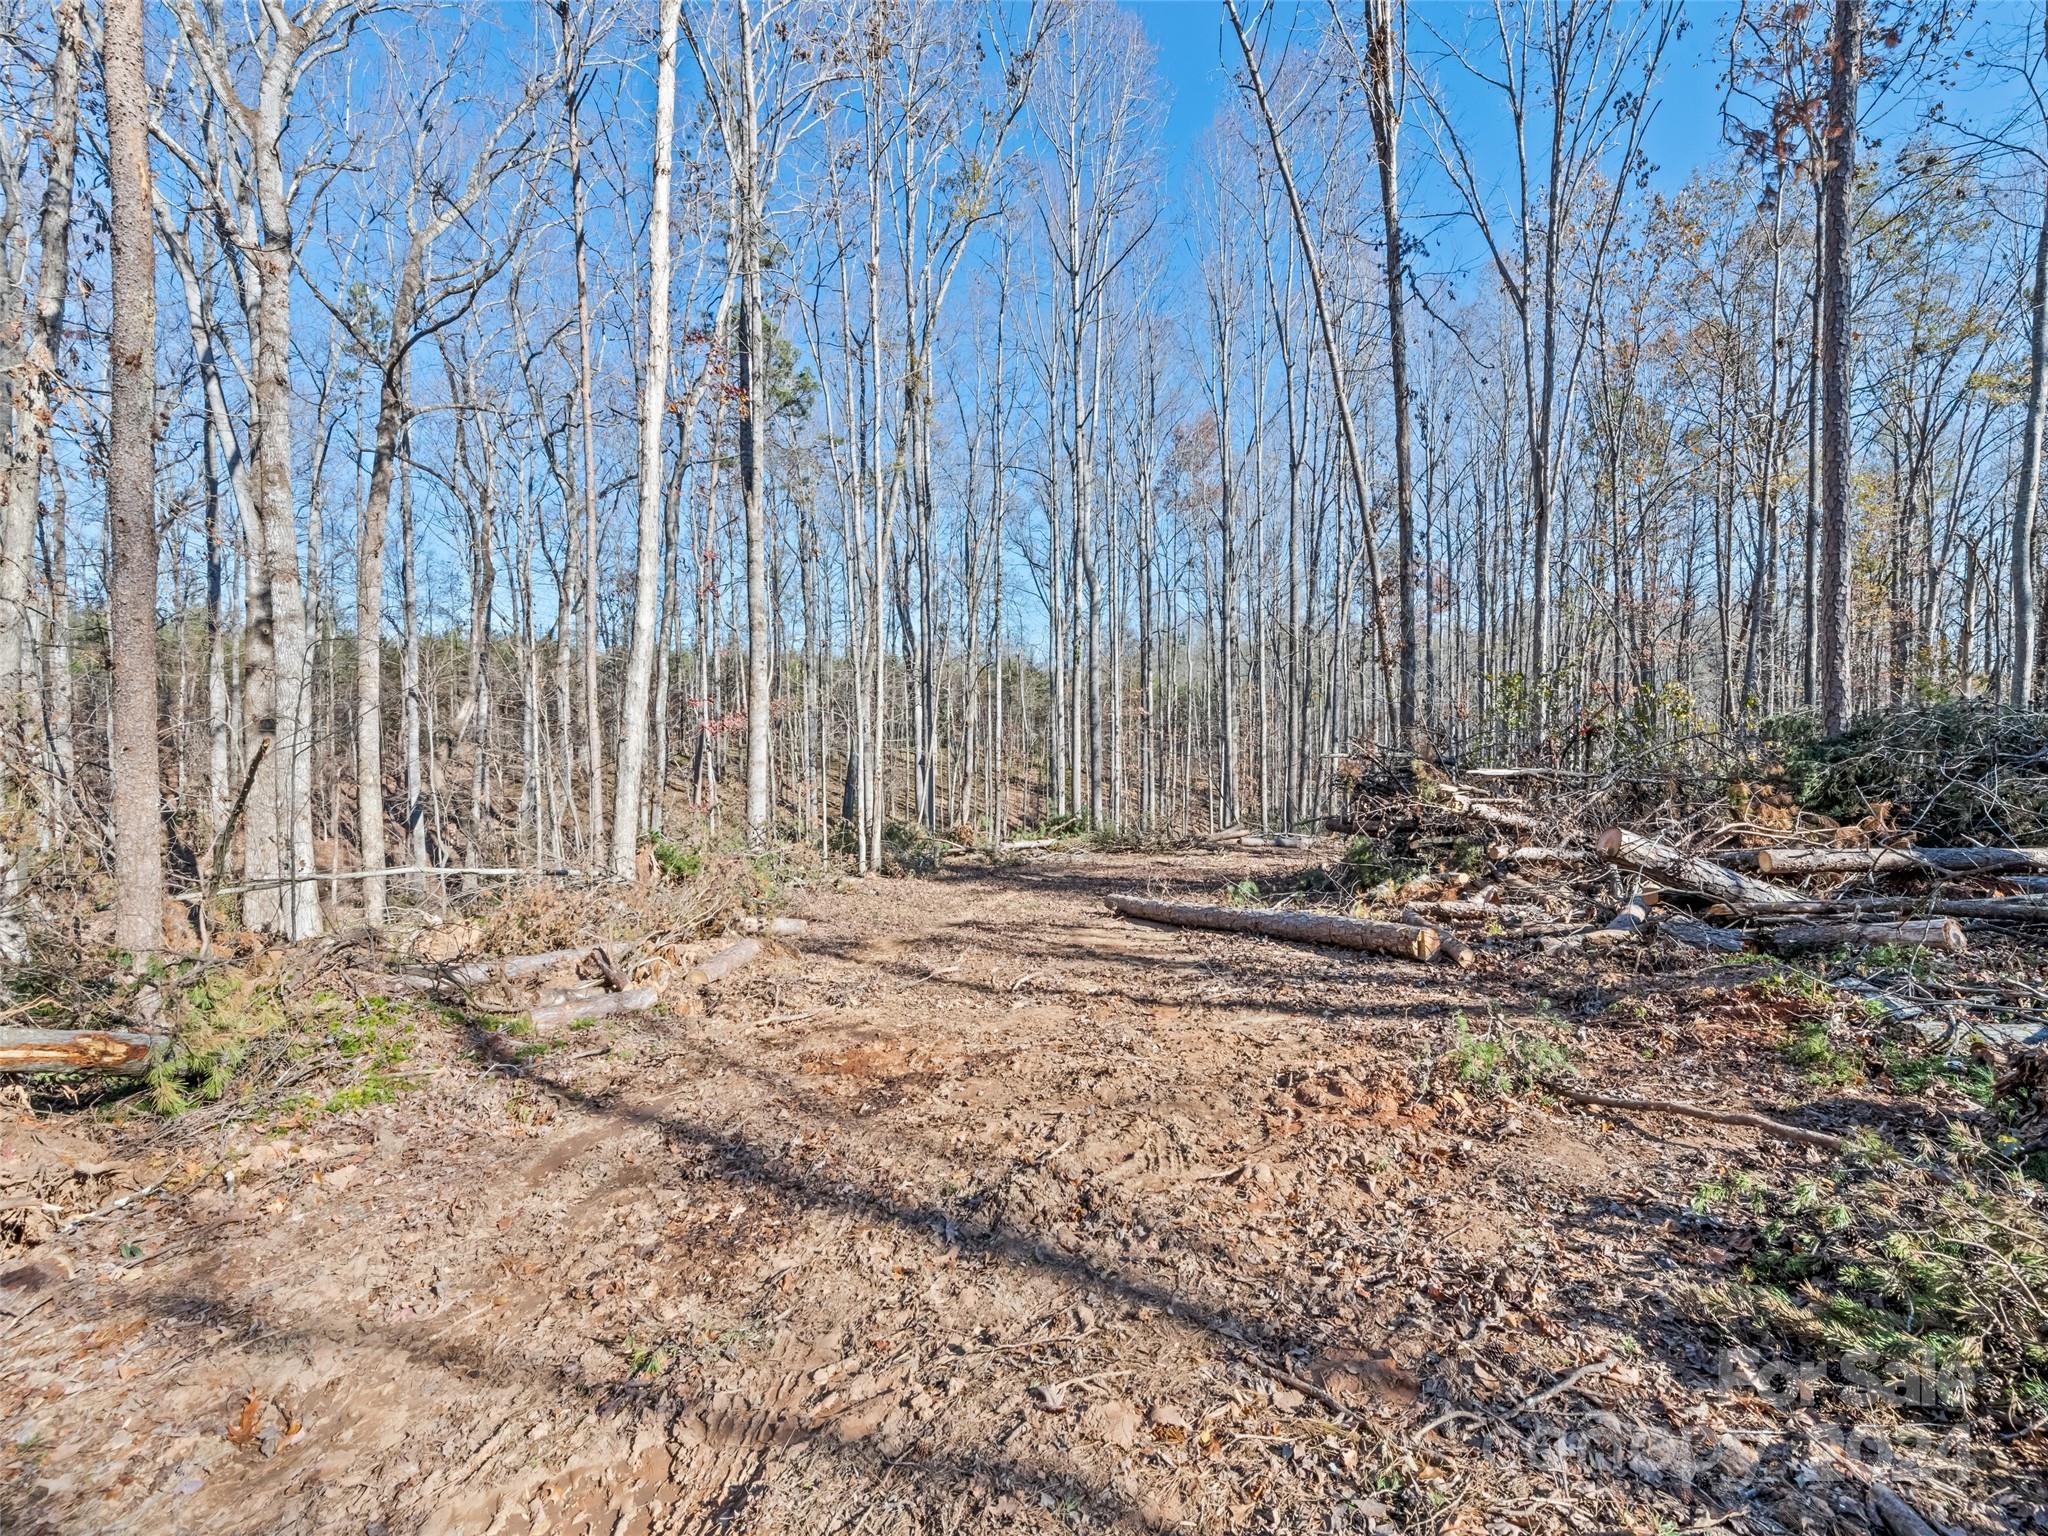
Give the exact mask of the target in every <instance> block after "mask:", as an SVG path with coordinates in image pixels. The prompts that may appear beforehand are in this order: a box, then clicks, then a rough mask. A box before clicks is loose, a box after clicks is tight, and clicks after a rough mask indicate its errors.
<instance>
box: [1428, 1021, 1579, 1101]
mask: <svg viewBox="0 0 2048 1536" xmlns="http://www.w3.org/2000/svg"><path fill="white" fill-rule="evenodd" d="M1451 1028H1452V1038H1451V1046H1450V1049H1449V1050H1447V1051H1446V1052H1445V1053H1444V1057H1443V1060H1444V1064H1445V1065H1446V1066H1448V1067H1449V1068H1450V1069H1451V1072H1452V1074H1453V1075H1454V1076H1455V1077H1456V1078H1457V1080H1458V1082H1459V1083H1460V1084H1462V1085H1463V1086H1464V1087H1466V1088H1469V1089H1472V1090H1474V1091H1476V1092H1478V1093H1482V1094H1512V1093H1522V1092H1526V1091H1528V1090H1529V1089H1532V1088H1535V1087H1538V1086H1540V1085H1542V1084H1543V1083H1546V1082H1548V1081H1550V1080H1551V1079H1553V1078H1555V1077H1558V1076H1560V1075H1561V1074H1562V1073H1564V1072H1565V1071H1567V1070H1568V1069H1569V1068H1570V1066H1571V1052H1570V1051H1568V1050H1566V1049H1565V1047H1564V1046H1562V1045H1560V1044H1558V1043H1557V1042H1556V1041H1555V1040H1552V1039H1551V1038H1549V1037H1548V1036H1547V1035H1543V1034H1540V1033H1538V1032H1536V1031H1535V1030H1531V1029H1523V1028H1520V1027H1517V1026H1515V1025H1511V1024H1504V1023H1502V1022H1501V1021H1499V1020H1497V1019H1489V1020H1488V1021H1487V1023H1486V1026H1485V1028H1484V1029H1483V1030H1474V1029H1473V1027H1472V1021H1471V1020H1470V1019H1469V1018H1468V1017H1466V1015H1465V1014H1464V1013H1463V1012H1462V1011H1460V1012H1458V1013H1455V1014H1453V1015H1452V1016H1451Z"/></svg>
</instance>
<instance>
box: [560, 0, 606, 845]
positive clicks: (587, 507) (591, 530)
mask: <svg viewBox="0 0 2048 1536" xmlns="http://www.w3.org/2000/svg"><path fill="white" fill-rule="evenodd" d="M560 15H561V18H562V25H563V28H564V30H565V31H566V29H567V27H568V21H569V8H568V6H567V5H566V4H565V5H563V6H562V7H561V10H560ZM564 42H565V46H566V38H565V39H564ZM562 88H563V92H564V94H565V96H566V97H567V107H568V114H567V116H568V122H567V131H568V136H569V146H568V149H569V196H570V209H571V212H570V219H571V229H572V232H573V241H574V245H575V253H576V418H577V425H578V427H579V429H580V431H581V433H582V438H583V464H582V469H583V478H582V492H583V581H582V593H581V596H582V606H583V621H582V623H581V624H580V625H579V626H578V628H579V630H580V640H581V647H582V653H583V655H582V659H583V764H584V773H585V775H586V776H587V778H588V783H587V784H586V786H585V791H586V797H587V798H586V801H585V804H586V806H587V808H588V814H589V817H590V828H589V840H588V841H587V842H586V843H585V844H584V862H585V864H586V865H587V866H588V867H589V868H591V869H596V868H597V867H598V860H599V857H600V854H599V850H600V849H602V848H603V847H604V717H603V713H602V711H601V710H600V709H599V707H598V694H597V648H598V647H597V642H598V624H597V610H598V601H597V429H596V426H595V424H594V422H593V416H594V415H595V408H594V406H593V404H592V394H593V390H592V386H591V363H590V259H589V253H588V249H587V247H588V243H589V242H588V238H587V235H586V229H585V226H586V217H587V213H588V206H587V205H588V199H589V194H588V192H587V191H586V190H585V188H584V184H583V145H582V140H581V138H580V136H579V135H578V133H577V123H576V109H577V107H578V105H579V104H580V103H581V102H582V100H583V92H584V91H585V90H586V89H588V87H587V85H585V84H584V83H582V82H581V81H579V79H578V78H577V75H576V73H575V72H573V71H571V72H569V73H567V74H565V75H564V77H563V82H562Z"/></svg>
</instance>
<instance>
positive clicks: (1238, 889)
mask: <svg viewBox="0 0 2048 1536" xmlns="http://www.w3.org/2000/svg"><path fill="white" fill-rule="evenodd" d="M1223 900H1224V903H1225V905H1227V906H1232V907H1255V906H1257V905H1258V904H1259V901H1260V893H1259V882H1258V881H1256V880H1239V881H1237V882H1236V883H1235V884H1233V885H1227V886H1225V887H1224V888H1223Z"/></svg>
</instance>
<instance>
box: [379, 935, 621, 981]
mask: <svg viewBox="0 0 2048 1536" xmlns="http://www.w3.org/2000/svg"><path fill="white" fill-rule="evenodd" d="M596 948H597V946H596V945H595V944H585V945H583V946H581V947H580V948H577V949H551V950H548V951H546V952H545V953H542V954H537V955H502V956H500V957H498V958H497V959H495V960H472V961H470V962H469V963H468V964H466V965H457V966H451V967H445V968H443V969H441V970H438V971H424V972H421V971H406V972H401V973H399V974H398V975H395V976H390V977H387V978H386V983H387V985H390V986H392V987H394V988H396V989H397V990H399V991H404V992H432V991H435V990H437V989H439V988H442V987H454V988H463V987H480V986H482V985H483V984H484V983H485V982H487V981H521V980H524V979H526V978H529V977H533V976H545V975H546V974H547V973H548V972H549V971H552V970H554V969H556V968H557V967H558V966H567V965H581V964H582V963H583V962H584V961H585V960H587V959H589V958H590V955H591V952H592V951H593V950H595V949H596Z"/></svg>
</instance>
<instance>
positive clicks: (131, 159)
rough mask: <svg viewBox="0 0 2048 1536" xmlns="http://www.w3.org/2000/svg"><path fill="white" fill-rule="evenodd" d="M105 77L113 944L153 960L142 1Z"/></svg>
mask: <svg viewBox="0 0 2048 1536" xmlns="http://www.w3.org/2000/svg"><path fill="white" fill-rule="evenodd" d="M104 27H105V37H104V41H103V42H102V44H101V53H100V57H101V66H100V67H101V74H102V76H103V78H104V81H105V85H106V101H107V180H108V183H109V190H110V193H111V198H112V201H111V205H110V208H109V214H108V219H107V226H108V266H109V269H110V270H111V272H112V275H113V280H114V282H113V287H114V315H113V324H112V326H111V328H110V329H109V331H108V335H107V379H108V401H107V522H108V526H109V530H110V535H111V539H112V543H113V564H114V576H113V581H112V584H111V587H110V590H109V592H108V599H109V608H110V613H109V617H108V627H107V632H108V637H109V642H110V648H111V650H112V651H113V660H114V684H113V695H112V706H111V712H112V721H111V724H112V729H113V745H112V751H113V763H112V771H111V773H110V775H109V778H110V782H111V784H112V787H113V805H114V873H115V877H116V878H115V886H114V942H115V944H117V945H119V946H120V947H121V948H122V949H125V950H127V951H128V952H129V953H130V954H132V955H137V956H141V955H148V954H154V953H155V952H156V950H157V949H158V948H160V947H161V945H162V943H163V936H164V862H163V824H162V821H161V791H160V790H159V788H158V783H159V778H160V775H161V770H160V768H159V765H158V757H157V692H156V690H157V659H156V452H155V444H154V441H153V440H154V438H155V434H156V249H155V240H154V237H153V236H152V234H151V231H150V198H149V184H150V176H149V116H148V106H147V103H148V100H149V97H148V94H147V88H146V86H145V83H144V80H143V68H142V58H143V48H142V0H111V3H110V4H108V6H107V7H106V11H105V22H104Z"/></svg>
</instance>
